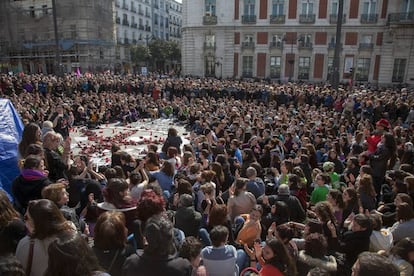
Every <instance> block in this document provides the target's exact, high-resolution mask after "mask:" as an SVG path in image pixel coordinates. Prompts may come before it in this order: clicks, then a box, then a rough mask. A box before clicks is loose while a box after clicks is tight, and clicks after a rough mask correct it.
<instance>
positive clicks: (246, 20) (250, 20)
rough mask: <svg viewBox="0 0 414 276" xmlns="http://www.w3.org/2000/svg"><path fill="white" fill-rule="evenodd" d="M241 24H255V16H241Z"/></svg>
mask: <svg viewBox="0 0 414 276" xmlns="http://www.w3.org/2000/svg"><path fill="white" fill-rule="evenodd" d="M242 23H243V24H254V23H256V15H242Z"/></svg>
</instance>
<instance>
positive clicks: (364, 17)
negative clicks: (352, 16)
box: [361, 13, 378, 24]
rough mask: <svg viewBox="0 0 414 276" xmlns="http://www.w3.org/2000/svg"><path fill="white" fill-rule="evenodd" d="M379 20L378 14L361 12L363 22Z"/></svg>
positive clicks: (368, 22) (371, 22)
mask: <svg viewBox="0 0 414 276" xmlns="http://www.w3.org/2000/svg"><path fill="white" fill-rule="evenodd" d="M377 22H378V14H377V13H371V14H361V24H375V23H377Z"/></svg>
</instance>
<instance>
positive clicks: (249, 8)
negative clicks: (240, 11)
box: [244, 0, 255, 15]
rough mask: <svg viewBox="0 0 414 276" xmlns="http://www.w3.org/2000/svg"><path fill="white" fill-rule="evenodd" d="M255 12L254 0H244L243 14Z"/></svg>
mask: <svg viewBox="0 0 414 276" xmlns="http://www.w3.org/2000/svg"><path fill="white" fill-rule="evenodd" d="M254 14H255V0H244V15H254Z"/></svg>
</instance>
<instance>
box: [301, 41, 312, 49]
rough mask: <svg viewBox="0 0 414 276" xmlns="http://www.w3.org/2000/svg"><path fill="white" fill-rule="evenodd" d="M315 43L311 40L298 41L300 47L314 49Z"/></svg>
mask: <svg viewBox="0 0 414 276" xmlns="http://www.w3.org/2000/svg"><path fill="white" fill-rule="evenodd" d="M312 48H313V44H312V43H311V42H302V41H299V43H298V49H312Z"/></svg>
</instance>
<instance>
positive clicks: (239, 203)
mask: <svg viewBox="0 0 414 276" xmlns="http://www.w3.org/2000/svg"><path fill="white" fill-rule="evenodd" d="M247 181H248V179H247V178H239V179H236V181H235V183H234V192H231V193H230V194H232V193H233V194H232V195H231V196H230V198H229V200H228V201H227V213H228V215H229V217H230V221H231V222H232V223H234V219H235V218H236V217H237V216H239V215H241V214H248V213H250V210H252V208H253V207H254V206H255V205H256V198H255V197H254V195H253V194H252V193H251V192H248V191H247V190H246V187H247Z"/></svg>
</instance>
